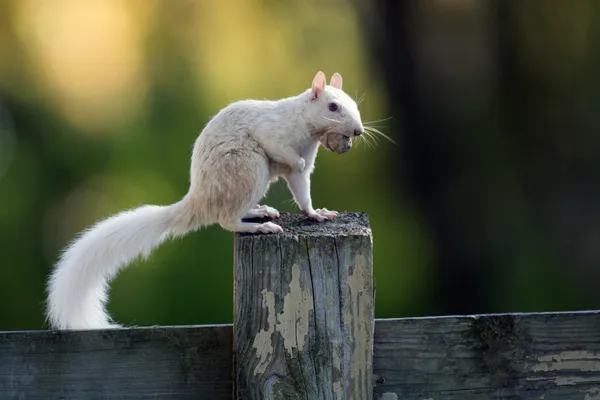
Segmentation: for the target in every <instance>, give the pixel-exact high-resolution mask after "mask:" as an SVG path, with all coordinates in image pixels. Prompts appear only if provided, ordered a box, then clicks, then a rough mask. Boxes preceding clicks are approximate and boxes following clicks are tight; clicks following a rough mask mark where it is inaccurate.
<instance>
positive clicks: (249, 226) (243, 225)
mask: <svg viewBox="0 0 600 400" xmlns="http://www.w3.org/2000/svg"><path fill="white" fill-rule="evenodd" d="M220 225H221V226H222V227H223V228H224V229H227V230H228V231H231V232H246V233H280V232H283V228H282V227H281V226H279V225H277V224H274V223H272V222H265V223H262V224H258V223H254V222H242V221H239V222H236V223H234V224H223V223H221V224H220Z"/></svg>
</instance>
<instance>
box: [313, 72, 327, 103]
mask: <svg viewBox="0 0 600 400" xmlns="http://www.w3.org/2000/svg"><path fill="white" fill-rule="evenodd" d="M326 84H327V78H325V74H324V73H323V72H321V71H319V72H317V75H315V78H314V79H313V82H312V95H313V96H312V97H313V98H314V99H316V98H317V97H318V96H319V93H321V92H322V91H323V90H325V85H326Z"/></svg>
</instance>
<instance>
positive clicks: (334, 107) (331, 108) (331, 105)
mask: <svg viewBox="0 0 600 400" xmlns="http://www.w3.org/2000/svg"><path fill="white" fill-rule="evenodd" d="M337 110H338V105H337V104H335V103H329V111H331V112H336V111H337Z"/></svg>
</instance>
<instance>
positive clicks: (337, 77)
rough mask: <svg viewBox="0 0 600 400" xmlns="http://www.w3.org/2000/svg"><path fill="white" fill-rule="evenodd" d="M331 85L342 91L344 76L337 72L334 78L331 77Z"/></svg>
mask: <svg viewBox="0 0 600 400" xmlns="http://www.w3.org/2000/svg"><path fill="white" fill-rule="evenodd" d="M329 85H331V86H333V87H334V88H337V89H340V90H342V76H341V75H340V74H338V73H337V72H336V73H335V74H333V76H332V77H331V81H329Z"/></svg>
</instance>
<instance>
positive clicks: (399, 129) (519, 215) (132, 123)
mask: <svg viewBox="0 0 600 400" xmlns="http://www.w3.org/2000/svg"><path fill="white" fill-rule="evenodd" d="M599 18H600V2H597V1H594V0H581V1H579V0H573V1H570V2H567V1H565V0H539V1H534V0H531V1H527V2H525V1H517V0H506V1H484V0H423V1H418V2H417V1H412V2H411V1H399V0H372V1H366V0H353V1H352V0H327V1H319V2H317V1H314V0H310V1H306V0H287V1H273V0H235V1H234V0H204V1H201V0H197V1H195V0H169V1H166V0H162V1H158V0H127V1H123V0H110V1H107V0H86V1H76V0H54V1H52V2H50V1H43V0H14V1H10V0H8V1H6V0H5V1H1V2H0V235H1V240H0V304H1V305H0V330H10V329H41V328H44V327H45V325H44V316H43V312H42V310H43V308H42V307H43V302H44V296H45V292H44V285H45V279H46V277H47V276H48V273H49V271H50V269H51V268H52V265H53V263H54V262H55V261H56V260H57V257H58V255H59V253H60V251H61V249H62V248H63V247H64V246H65V245H66V244H67V243H68V242H69V241H70V240H71V239H72V238H73V237H74V236H75V235H76V234H77V233H78V232H79V231H81V230H82V229H84V228H85V227H87V226H88V225H90V224H92V223H93V222H95V221H97V220H99V219H102V218H105V217H108V216H110V215H112V214H114V213H116V212H118V211H120V210H122V209H124V208H130V207H135V206H139V205H142V204H169V203H173V202H175V201H177V200H179V199H180V198H181V197H182V196H183V195H184V194H185V192H186V191H187V188H188V179H189V176H188V171H189V158H190V155H191V149H192V145H193V142H194V140H195V138H196V136H197V135H198V134H199V132H200V131H201V130H202V128H203V126H204V124H206V122H207V121H208V120H209V119H210V117H211V116H212V115H214V114H215V113H216V112H217V111H218V110H219V109H221V108H222V107H224V106H225V105H226V104H228V103H229V102H232V101H235V100H239V99H244V98H257V99H262V98H279V97H285V96H290V95H293V94H297V93H299V92H300V91H303V90H305V89H306V88H308V87H309V85H310V83H311V80H312V78H313V76H314V74H315V73H316V72H317V71H318V70H323V71H324V72H325V73H326V74H327V76H328V77H329V76H331V74H333V73H334V72H336V71H337V72H340V73H341V74H342V76H343V77H344V89H345V90H346V91H347V92H348V93H349V94H350V95H351V96H353V97H355V98H359V97H361V96H363V95H364V101H362V103H361V105H360V108H361V113H362V115H363V119H364V120H365V121H367V120H376V119H381V118H388V117H392V119H390V120H387V121H385V122H382V123H381V124H380V125H382V127H381V128H380V129H381V130H382V131H384V132H385V133H386V134H388V135H389V136H391V137H392V138H393V139H394V140H395V141H396V142H397V143H398V145H397V146H396V145H393V144H391V143H389V142H387V141H385V140H381V141H379V143H378V144H376V145H375V146H367V145H366V144H365V143H359V144H358V145H356V146H355V148H353V149H352V151H351V152H350V153H347V154H344V155H336V154H333V153H330V152H327V151H325V150H321V151H320V154H319V157H318V159H317V169H316V172H315V174H314V177H313V184H312V186H313V189H312V193H313V194H312V196H313V203H314V205H315V206H318V207H327V208H329V209H336V210H339V211H342V210H350V211H366V212H368V213H369V215H370V218H371V225H372V229H373V233H374V274H375V279H376V284H377V301H376V316H377V317H379V318H388V317H405V316H422V315H442V314H453V313H483V312H485V313H487V312H509V311H559V310H575V309H591V308H600V298H599V296H598V292H599V289H600V279H599V278H600V276H599V275H600V272H599V271H600V268H599V266H600V265H599V263H600V214H599V212H598V211H599V204H600V186H599V185H600V179H599V178H600V133H599V128H600V115H598V111H597V110H598V108H599V107H598V106H599V105H600V74H599V73H598V72H600V30H599V26H600V24H599V22H600V21H599ZM290 199H291V196H290V195H289V193H288V190H287V188H286V186H285V185H284V184H283V182H280V183H279V184H277V185H275V186H274V187H273V188H272V189H271V191H270V192H269V195H268V197H267V199H266V200H265V201H264V203H266V204H269V205H272V206H274V207H276V208H278V209H279V210H280V211H291V212H297V211H298V210H297V209H296V207H295V206H294V204H293V203H292V202H291V200H290ZM232 239H233V235H232V234H231V233H229V232H225V231H223V230H222V229H221V228H220V227H218V226H212V227H209V228H206V229H204V230H202V231H200V232H196V233H193V234H190V235H188V236H186V237H185V238H183V239H180V240H176V241H170V242H167V243H165V244H164V245H162V246H161V247H160V248H159V249H158V250H157V251H156V252H155V253H154V254H153V255H152V257H151V259H150V260H148V261H146V262H144V263H141V262H136V263H134V264H133V265H132V266H131V267H129V268H128V269H126V270H124V272H122V273H121V274H120V275H119V276H118V277H117V279H116V280H114V281H113V282H112V284H111V287H112V290H111V295H110V303H109V309H110V312H111V314H112V316H113V317H114V318H115V319H116V320H117V321H119V322H121V323H124V324H128V325H155V324H160V325H171V324H211V323H230V322H231V320H232V307H233V304H232V257H233V246H232V245H233V243H232Z"/></svg>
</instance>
